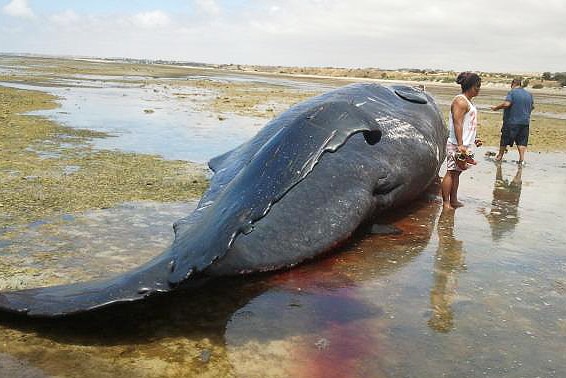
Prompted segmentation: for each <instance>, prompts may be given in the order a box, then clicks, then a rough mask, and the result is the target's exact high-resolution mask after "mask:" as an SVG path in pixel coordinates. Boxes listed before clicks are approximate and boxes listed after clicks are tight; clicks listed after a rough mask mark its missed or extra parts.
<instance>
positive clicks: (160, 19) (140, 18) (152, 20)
mask: <svg viewBox="0 0 566 378" xmlns="http://www.w3.org/2000/svg"><path fill="white" fill-rule="evenodd" d="M130 22H131V23H132V24H133V25H134V26H139V27H142V28H146V29H154V28H161V27H165V26H169V25H170V24H171V18H170V17H169V15H167V13H165V12H162V11H160V10H155V11H150V12H141V13H137V14H135V15H133V16H132V17H131V18H130Z"/></svg>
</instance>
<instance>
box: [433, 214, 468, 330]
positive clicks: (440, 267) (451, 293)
mask: <svg viewBox="0 0 566 378" xmlns="http://www.w3.org/2000/svg"><path fill="white" fill-rule="evenodd" d="M454 213H455V212H454V211H453V210H444V211H442V213H441V214H440V217H439V218H438V225H437V227H436V229H437V231H438V250H437V251H436V256H435V262H434V278H433V287H432V290H431V292H430V305H431V307H432V316H431V318H430V319H429V321H428V325H429V327H431V328H432V329H434V330H435V331H437V332H443V333H446V332H450V331H451V330H452V329H454V314H453V310H452V302H453V300H454V297H455V296H456V288H457V286H458V273H460V272H461V271H464V270H465V269H466V268H465V263H464V249H463V242H462V241H460V240H458V239H456V238H455V237H454Z"/></svg>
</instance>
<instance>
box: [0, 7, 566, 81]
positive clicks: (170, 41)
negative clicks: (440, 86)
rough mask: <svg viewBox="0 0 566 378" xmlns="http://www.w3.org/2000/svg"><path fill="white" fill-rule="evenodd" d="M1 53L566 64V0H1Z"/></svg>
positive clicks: (558, 68) (478, 67)
mask: <svg viewBox="0 0 566 378" xmlns="http://www.w3.org/2000/svg"><path fill="white" fill-rule="evenodd" d="M0 52H4V53H6V52H7V53H35V54H50V55H73V56H92V57H131V58H149V59H167V60H185V61H192V62H203V63H235V64H261V65H287V66H289V65H292V66H332V67H376V68H386V69H395V68H436V69H451V70H456V71H461V70H472V71H491V72H513V73H517V72H544V71H550V72H563V71H566V0H544V1H541V0H475V1H458V0H428V1H426V0H425V1H417V0H284V1H283V0H160V1H157V0H154V1H149V0H127V1H126V0H91V1H76V0H0Z"/></svg>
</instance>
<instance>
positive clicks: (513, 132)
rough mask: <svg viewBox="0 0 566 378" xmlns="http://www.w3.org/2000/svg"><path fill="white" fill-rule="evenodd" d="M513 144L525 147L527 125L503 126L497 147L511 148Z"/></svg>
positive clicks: (527, 135) (527, 131)
mask: <svg viewBox="0 0 566 378" xmlns="http://www.w3.org/2000/svg"><path fill="white" fill-rule="evenodd" d="M513 143H517V146H527V144H528V143H529V125H503V127H502V128H501V139H500V141H499V145H500V146H510V147H513Z"/></svg>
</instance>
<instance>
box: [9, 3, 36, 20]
mask: <svg viewBox="0 0 566 378" xmlns="http://www.w3.org/2000/svg"><path fill="white" fill-rule="evenodd" d="M2 12H3V13H4V14H7V15H8V16H12V17H21V18H34V17H35V14H34V13H33V11H32V9H31V8H30V6H29V4H28V1H27V0H12V1H10V2H9V3H8V4H6V5H5V6H4V7H3V8H2Z"/></svg>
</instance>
